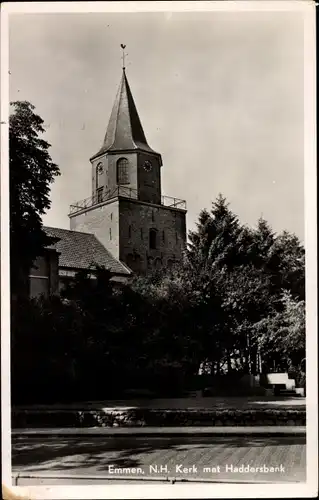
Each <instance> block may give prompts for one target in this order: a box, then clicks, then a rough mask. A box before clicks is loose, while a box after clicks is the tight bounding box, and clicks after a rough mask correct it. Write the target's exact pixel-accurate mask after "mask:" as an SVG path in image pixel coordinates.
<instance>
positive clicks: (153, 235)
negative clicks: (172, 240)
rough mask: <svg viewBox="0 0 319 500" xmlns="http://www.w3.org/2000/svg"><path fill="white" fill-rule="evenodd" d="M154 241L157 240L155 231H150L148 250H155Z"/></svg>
mask: <svg viewBox="0 0 319 500" xmlns="http://www.w3.org/2000/svg"><path fill="white" fill-rule="evenodd" d="M156 240H157V231H156V229H150V249H151V250H156V243H157V242H156Z"/></svg>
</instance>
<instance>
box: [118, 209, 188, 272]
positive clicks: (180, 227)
mask: <svg viewBox="0 0 319 500" xmlns="http://www.w3.org/2000/svg"><path fill="white" fill-rule="evenodd" d="M119 224H120V230H119V233H120V257H119V258H120V260H121V261H123V262H125V263H126V264H127V265H128V266H129V267H131V268H133V271H142V272H146V271H147V270H150V269H154V268H155V269H156V268H158V269H159V268H161V267H163V266H164V267H166V266H169V265H170V264H171V263H173V262H174V261H177V260H180V259H181V256H182V252H183V249H184V247H185V241H186V221H185V212H184V211H182V210H177V209H173V208H168V207H163V206H154V205H151V204H147V203H141V202H135V201H134V200H121V201H120V218H119ZM151 230H155V232H156V245H155V246H156V248H152V247H151V245H150V243H151V242H150V237H151V236H150V231H151Z"/></svg>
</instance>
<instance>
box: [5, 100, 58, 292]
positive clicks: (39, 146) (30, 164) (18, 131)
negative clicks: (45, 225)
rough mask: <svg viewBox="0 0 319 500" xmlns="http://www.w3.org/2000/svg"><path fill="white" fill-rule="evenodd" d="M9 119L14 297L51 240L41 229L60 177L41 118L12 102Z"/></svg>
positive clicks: (20, 103) (24, 105) (26, 105)
mask: <svg viewBox="0 0 319 500" xmlns="http://www.w3.org/2000/svg"><path fill="white" fill-rule="evenodd" d="M11 106H12V113H11V115H10V120H9V161H10V239H11V248H10V252H11V287H12V292H13V294H15V293H16V292H17V291H20V290H21V287H23V286H25V285H26V283H27V276H28V274H29V269H30V267H31V266H32V263H33V262H34V260H35V259H36V257H38V256H39V255H42V254H43V250H44V248H45V247H46V246H48V245H50V244H51V243H52V242H53V240H52V238H49V237H48V236H47V235H46V234H45V232H44V231H43V229H42V220H41V217H42V216H43V215H44V214H45V212H46V211H47V210H48V209H49V208H50V204H51V202H50V199H49V193H50V184H51V183H52V182H53V180H54V178H55V177H56V176H58V175H59V174H60V172H59V168H58V166H57V165H56V164H55V163H54V162H53V161H52V159H51V157H50V154H49V151H48V150H49V148H50V144H49V143H48V142H46V141H45V140H44V139H43V138H41V134H43V133H44V132H45V130H44V128H43V120H42V118H41V117H40V116H39V115H37V114H36V113H35V111H34V110H35V107H34V106H33V105H32V104H30V103H29V102H27V101H16V102H13V103H11Z"/></svg>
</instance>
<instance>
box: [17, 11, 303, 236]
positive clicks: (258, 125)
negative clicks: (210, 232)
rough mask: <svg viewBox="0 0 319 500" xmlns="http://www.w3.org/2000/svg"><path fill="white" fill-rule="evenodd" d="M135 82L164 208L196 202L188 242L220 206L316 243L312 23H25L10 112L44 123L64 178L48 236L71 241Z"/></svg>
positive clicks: (285, 17)
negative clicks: (310, 203) (310, 233)
mask: <svg viewBox="0 0 319 500" xmlns="http://www.w3.org/2000/svg"><path fill="white" fill-rule="evenodd" d="M121 43H125V44H126V45H127V53H128V56H127V62H126V67H127V77H128V80H129V83H130V86H131V90H132V93H133V96H134V99H135V103H136V106H137V109H138V112H139V115H140V118H141V121H142V124H143V127H144V131H145V134H146V138H147V140H148V143H149V145H150V146H151V147H152V148H153V149H155V150H156V151H158V152H160V153H161V154H162V157H163V164H164V166H163V168H162V187H163V194H166V195H168V196H174V197H179V198H183V199H186V200H187V206H188V216H187V224H188V228H189V229H192V228H193V227H194V222H195V220H196V219H197V217H198V213H199V211H200V210H201V209H202V208H210V206H211V202H212V201H213V200H214V199H215V198H216V196H217V195H218V193H220V192H221V193H222V194H223V195H224V196H225V197H226V198H227V199H228V201H229V202H230V205H231V208H232V209H233V210H234V212H236V213H237V214H238V216H239V217H240V220H241V221H242V222H243V223H247V224H249V225H255V224H256V221H257V219H258V218H259V217H260V216H261V215H262V216H263V217H264V218H265V219H267V220H268V221H269V222H270V224H271V225H272V227H273V228H274V230H275V231H278V232H280V231H282V230H283V229H287V230H289V231H292V232H295V233H296V234H297V235H298V236H299V238H301V239H302V240H303V231H304V210H303V203H304V196H303V173H304V160H303V154H304V153H303V128H304V117H303V95H304V90H303V60H304V57H303V24H302V13H297V12H295V13H288V12H281V13H280V12H276V13H267V12H260V13H257V12H241V13H239V12H236V13H232V12H206V13H173V14H170V13H166V14H165V13H157V14H152V13H151V14H134V13H131V14H130V13H126V14H122V13H117V14H107V13H105V14H101V13H99V14H22V15H21V14H19V15H18V14H15V15H11V18H10V71H11V76H10V94H11V95H10V99H11V100H28V101H30V102H32V103H33V104H34V105H35V107H36V111H37V113H39V114H40V115H41V117H42V118H43V119H44V121H45V124H46V126H47V127H48V128H47V132H46V139H47V140H48V141H49V142H50V144H51V145H52V148H51V156H52V158H53V160H54V161H55V162H56V163H57V164H58V165H59V167H60V170H61V177H60V178H58V179H57V180H56V181H55V183H54V185H53V187H52V208H51V210H50V211H49V213H48V214H47V215H46V216H45V218H44V223H45V224H46V225H50V226H56V227H63V228H68V227H69V220H68V216H67V214H68V209H69V205H70V204H71V203H72V202H73V201H75V200H80V199H82V198H86V197H88V196H90V195H91V170H90V162H89V158H90V156H92V154H94V153H96V152H97V150H98V149H99V148H100V146H101V144H102V141H103V138H104V134H105V129H106V126H107V123H108V119H109V115H110V112H111V108H112V105H113V102H114V98H115V95H116V91H117V88H118V85H119V82H120V78H121V49H120V44H121Z"/></svg>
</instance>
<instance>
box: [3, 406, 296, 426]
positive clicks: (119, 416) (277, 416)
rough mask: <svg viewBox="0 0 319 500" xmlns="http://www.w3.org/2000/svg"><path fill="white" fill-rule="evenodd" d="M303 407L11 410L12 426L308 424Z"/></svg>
mask: <svg viewBox="0 0 319 500" xmlns="http://www.w3.org/2000/svg"><path fill="white" fill-rule="evenodd" d="M305 425H306V411H305V410H304V409H302V410H299V409H293V410H290V409H257V410H255V409H247V410H236V409H223V410H215V409H211V410H198V409H196V410H190V409H186V410H151V409H143V408H134V409H126V410H114V409H113V410H112V409H110V410H106V409H104V410H103V409H102V410H101V409H96V410H85V411H80V410H49V411H48V410H17V409H13V410H12V428H32V427H34V428H56V427H70V428H72V427H73V428H74V427H76V428H81V427H82V428H87V427H100V428H103V427H108V428H113V427H163V428H165V427H191V426H197V427H199V426H200V427H221V426H222V427H224V426H225V427H232V426H235V427H246V426H250V427H254V426H257V427H258V426H276V427H278V426H279V427H280V426H285V427H286V426H289V427H293V426H305Z"/></svg>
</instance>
